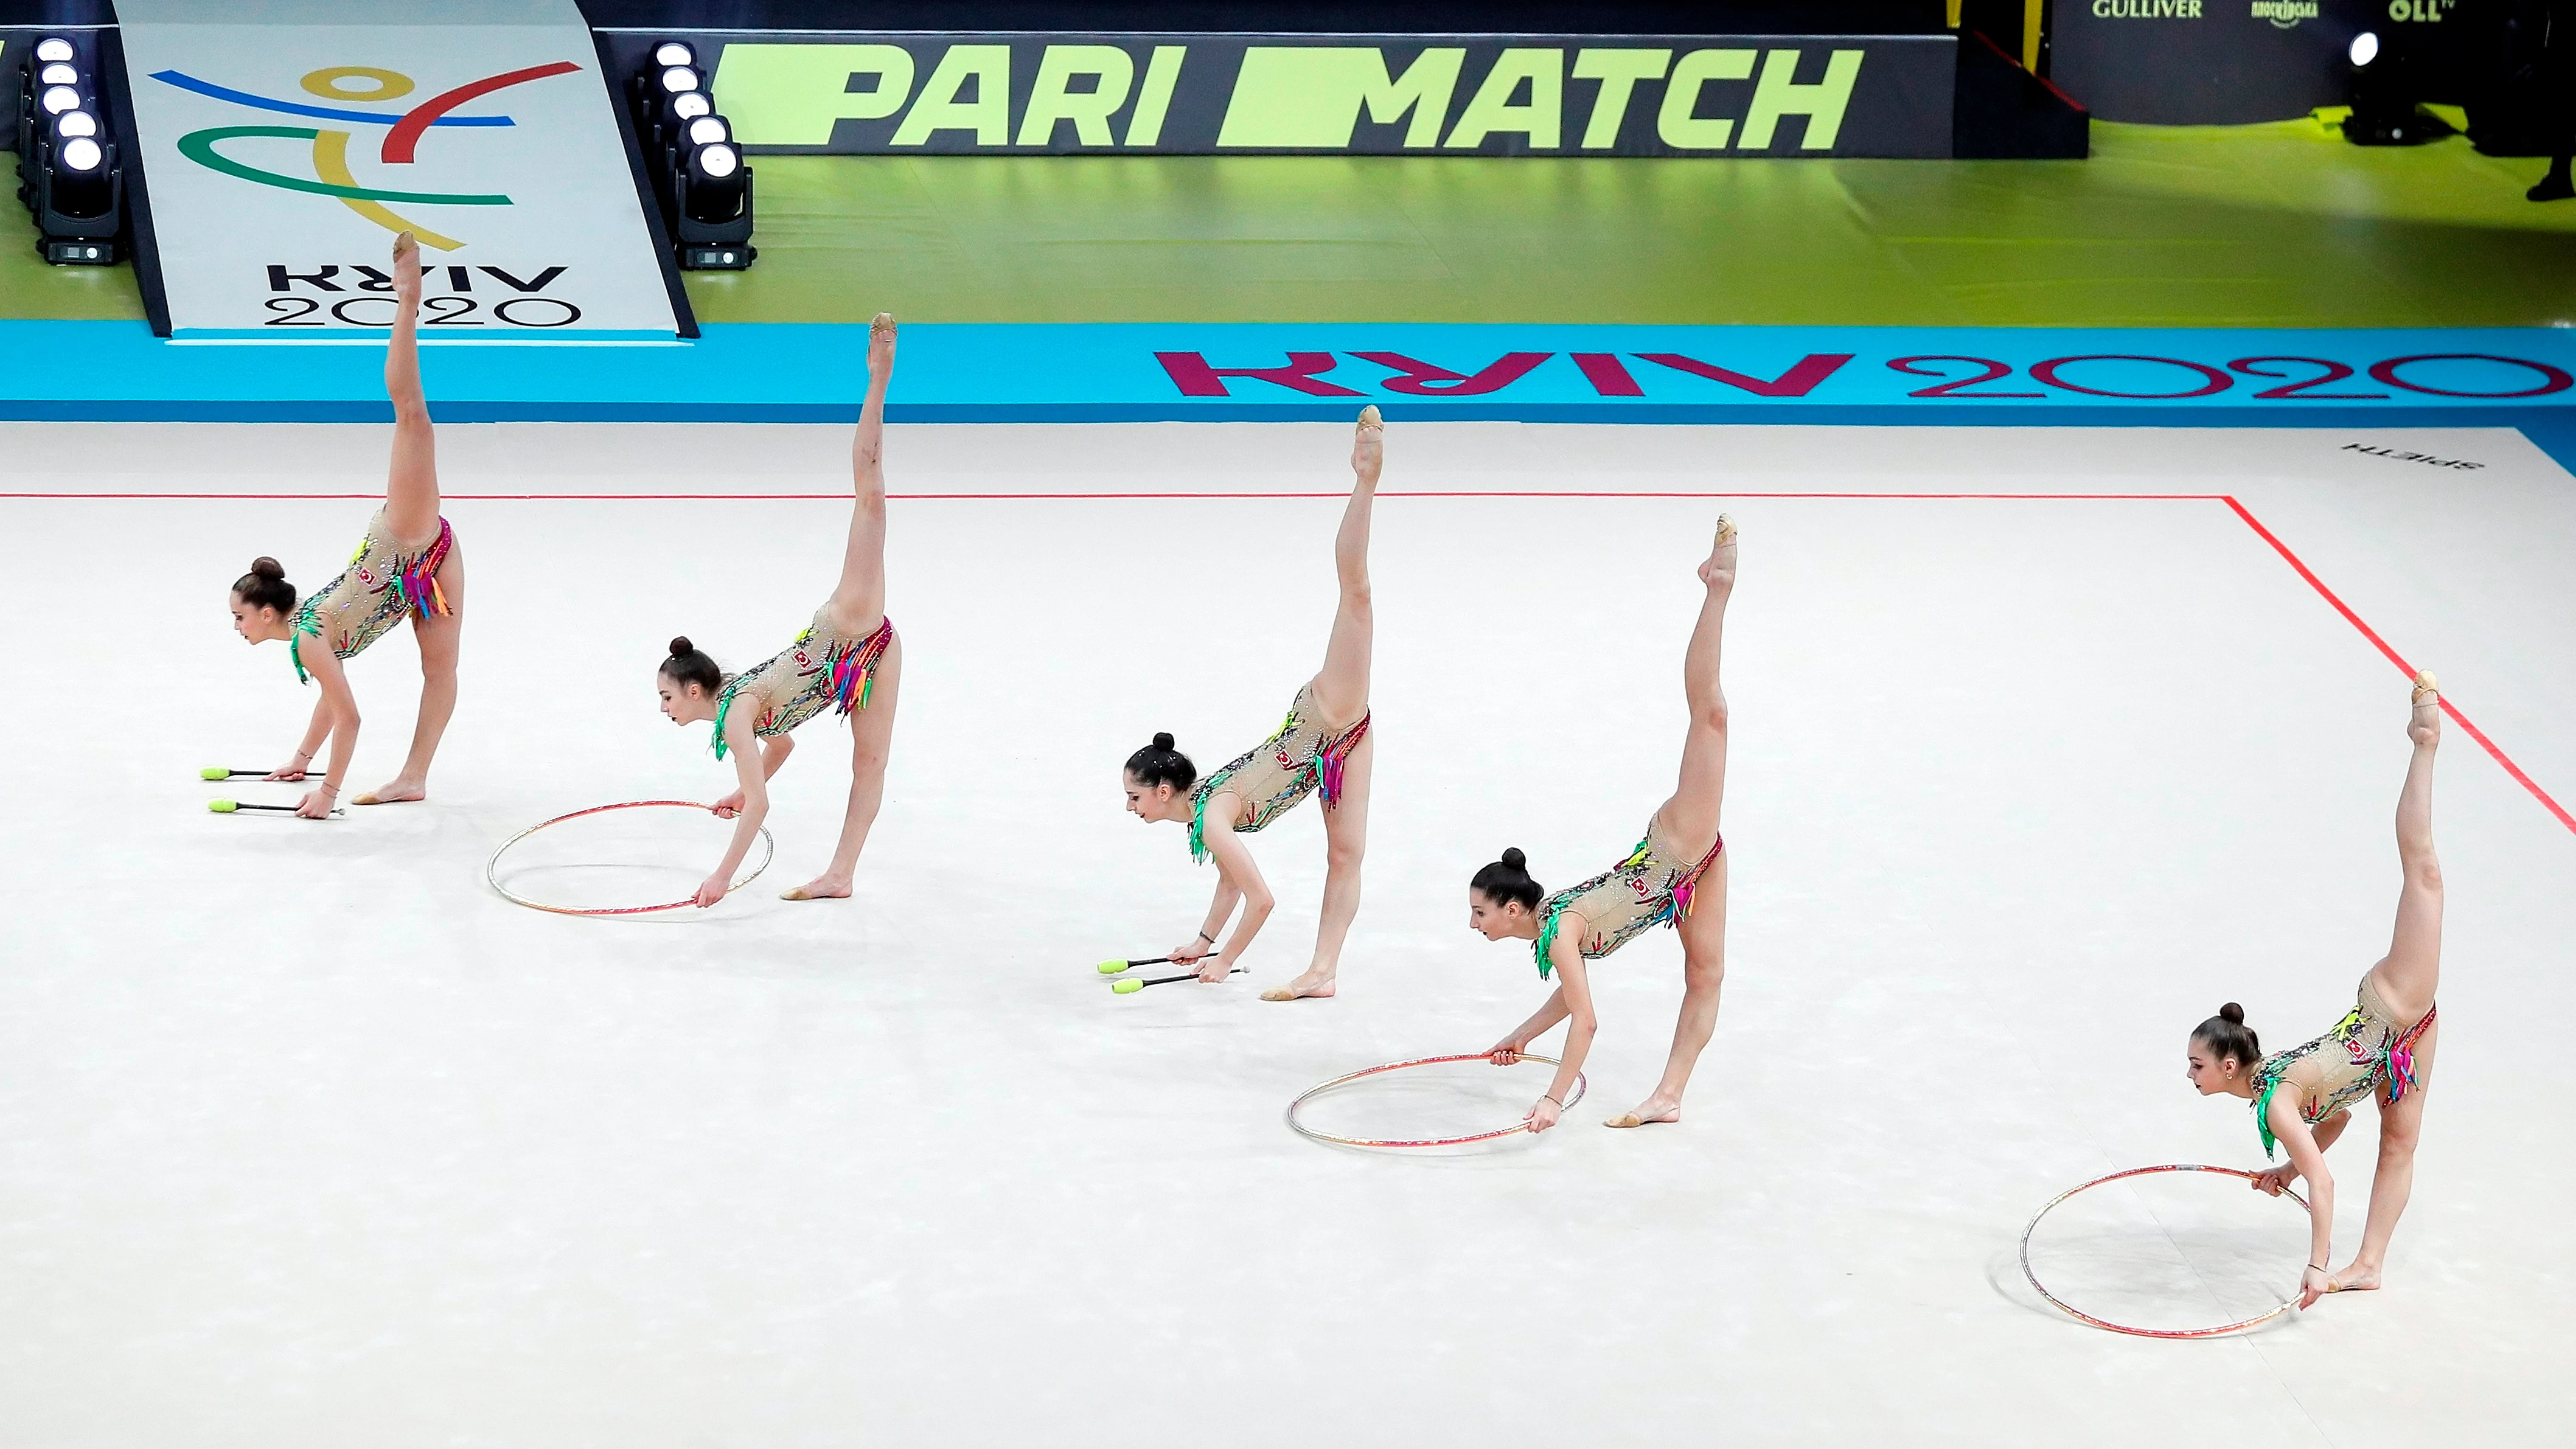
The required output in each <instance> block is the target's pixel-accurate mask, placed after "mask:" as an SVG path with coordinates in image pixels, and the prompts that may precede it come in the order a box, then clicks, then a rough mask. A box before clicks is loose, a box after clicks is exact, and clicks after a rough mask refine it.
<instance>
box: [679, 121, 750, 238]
mask: <svg viewBox="0 0 2576 1449" xmlns="http://www.w3.org/2000/svg"><path fill="white" fill-rule="evenodd" d="M688 177H689V218H690V220H692V221H701V222H705V223H707V224H708V225H710V226H712V225H715V224H716V223H718V222H726V221H731V220H733V219H734V215H735V214H736V213H737V212H739V211H741V210H742V153H741V152H740V151H737V150H735V149H734V148H733V145H732V143H730V142H726V141H717V142H714V143H713V144H710V145H705V146H699V147H696V148H694V149H692V150H691V151H690V152H689V170H688Z"/></svg>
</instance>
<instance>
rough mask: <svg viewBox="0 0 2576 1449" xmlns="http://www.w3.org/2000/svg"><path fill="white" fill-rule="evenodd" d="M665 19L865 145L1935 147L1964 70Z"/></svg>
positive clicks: (750, 103) (1827, 41) (1879, 40)
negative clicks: (843, 29)
mask: <svg viewBox="0 0 2576 1449" xmlns="http://www.w3.org/2000/svg"><path fill="white" fill-rule="evenodd" d="M658 38H673V37H668V36H662V37H658ZM678 38H685V39H689V40H692V41H693V42H695V43H696V45H697V46H698V53H699V55H700V56H701V57H705V56H708V55H710V54H711V53H712V54H714V55H715V66H716V69H715V82H714V90H715V97H716V106H717V109H718V110H720V111H722V112H724V113H725V115H726V116H727V117H728V118H729V119H730V120H731V121H732V123H733V126H734V130H735V134H736V135H737V136H738V137H740V139H741V140H742V141H743V143H744V144H745V145H746V146H748V147H750V148H752V149H753V150H755V151H767V152H776V153H819V154H830V155H857V156H902V155H934V156H954V155H981V154H993V153H1003V154H1010V153H1021V154H1027V153H1046V154H1118V153H1128V154H1162V155H1218V154H1231V153H1248V154H1265V153H1266V154H1300V155H1355V156H1397V155H1444V156H1700V157H1731V156H1907V157H1946V156H1948V155H1949V154H1950V109H1951V99H1952V95H1953V93H1954V91H1955V90H1956V85H1957V69H1958V42H1957V40H1956V39H1955V38H1953V37H1951V36H1948V35H1901V36H1876V35H1859V36H1855V35H1832V36H1822V35H1761V36H1709V35H1695V36H1613V37H1600V36H1591V37H1585V36H1562V35H1560V36H1544V35H1541V36H1532V35H1510V36H1496V35H1405V36H1393V35H1386V36H1365V35H1361V36H1353V35H1070V34H1068V35H1030V34H1025V33H1023V34H991V35H923V34H917V33H915V34H891V33H888V34H855V33H851V34H829V35H823V34H799V35H797V36H795V37H793V38H785V37H779V38H760V39H752V38H747V37H746V36H745V35H743V34H741V33H736V34H735V35H732V36H725V35H718V34H700V35H694V36H682V37H678ZM619 39H620V40H621V41H629V40H631V42H632V44H633V46H634V47H635V48H637V49H638V53H639V55H640V53H641V47H642V46H644V45H646V44H648V43H649V42H648V41H647V40H646V39H645V38H644V37H643V36H642V35H641V34H640V33H639V34H637V35H635V36H632V37H627V36H621V37H619Z"/></svg>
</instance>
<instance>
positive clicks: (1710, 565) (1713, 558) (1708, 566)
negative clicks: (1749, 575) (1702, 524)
mask: <svg viewBox="0 0 2576 1449" xmlns="http://www.w3.org/2000/svg"><path fill="white" fill-rule="evenodd" d="M1699 581H1700V582H1701V583H1704V584H1706V585H1708V586H1709V589H1710V590H1711V591H1712V592H1714V593H1721V594H1723V593H1731V592H1733V591H1734V588H1735V520H1734V519H1732V518H1729V517H1727V516H1726V515H1725V514H1723V513H1721V514H1719V515H1718V516H1717V545H1716V546H1715V547H1714V548H1711V549H1710V550H1709V551H1708V562H1706V563H1704V564H1701V565H1700V566H1699Z"/></svg>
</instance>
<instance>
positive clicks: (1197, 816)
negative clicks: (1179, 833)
mask: <svg viewBox="0 0 2576 1449" xmlns="http://www.w3.org/2000/svg"><path fill="white" fill-rule="evenodd" d="M1224 778H1225V776H1223V775H1218V776H1216V777H1215V778H1214V779H1211V780H1209V781H1208V782H1207V786H1206V788H1204V789H1202V790H1200V791H1199V792H1198V794H1197V795H1195V796H1193V797H1192V798H1191V800H1190V863H1191V864H1193V865H1205V864H1207V863H1208V848H1207V802H1208V797H1210V796H1212V795H1214V794H1215V793H1216V787H1217V782H1218V781H1219V780H1223V779H1224Z"/></svg>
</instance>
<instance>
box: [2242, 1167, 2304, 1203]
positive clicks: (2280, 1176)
mask: <svg viewBox="0 0 2576 1449" xmlns="http://www.w3.org/2000/svg"><path fill="white" fill-rule="evenodd" d="M2298 1180H2299V1170H2298V1169H2297V1168H2295V1167H2292V1166H2291V1165H2290V1164H2288V1163H2286V1162H2285V1163H2282V1164H2281V1165H2280V1166H2278V1167H2270V1168H2265V1169H2264V1170H2263V1171H2261V1172H2258V1173H2256V1174H2254V1182H2253V1188H2254V1190H2255V1191H2256V1192H2260V1193H2269V1194H2271V1195H2272V1196H2273V1197H2279V1196H2280V1195H2281V1192H2282V1190H2283V1189H2284V1188H2287V1187H2288V1186H2289V1185H2290V1184H2291V1183H2294V1182H2296V1181H2298Z"/></svg>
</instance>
